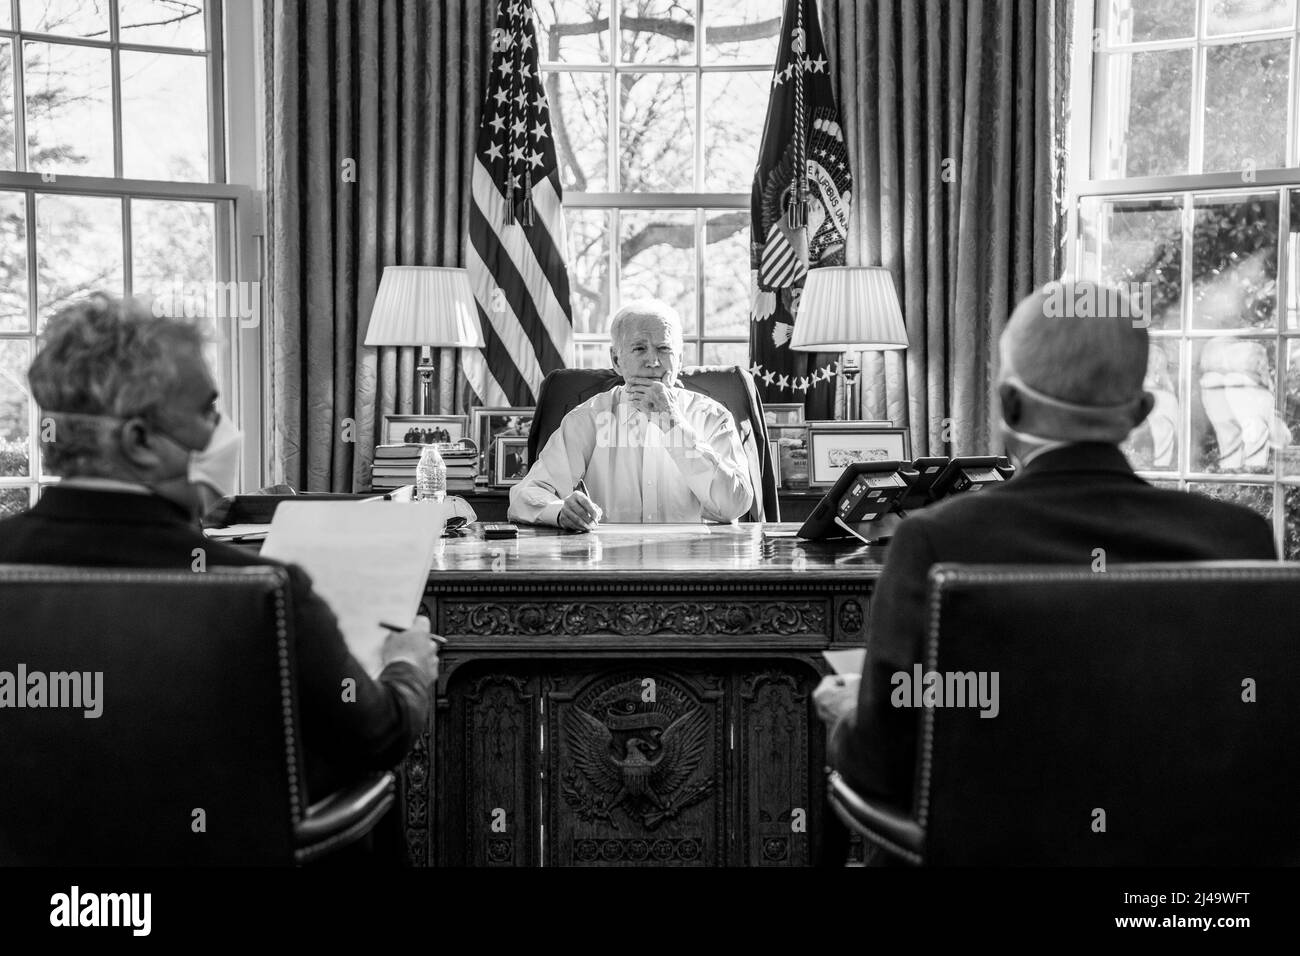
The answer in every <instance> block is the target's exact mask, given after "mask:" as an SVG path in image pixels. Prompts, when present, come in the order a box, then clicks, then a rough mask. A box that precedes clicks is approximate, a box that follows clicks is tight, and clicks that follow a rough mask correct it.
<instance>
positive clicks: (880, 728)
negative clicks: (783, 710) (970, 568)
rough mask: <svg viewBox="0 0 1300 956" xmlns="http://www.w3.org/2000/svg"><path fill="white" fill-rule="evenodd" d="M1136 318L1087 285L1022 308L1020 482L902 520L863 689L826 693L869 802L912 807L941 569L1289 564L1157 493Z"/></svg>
mask: <svg viewBox="0 0 1300 956" xmlns="http://www.w3.org/2000/svg"><path fill="white" fill-rule="evenodd" d="M1089 296H1091V297H1092V298H1093V300H1094V301H1095V302H1097V303H1098V305H1099V306H1100V307H1101V308H1100V309H1091V310H1088V312H1089V317H1084V313H1083V312H1082V310H1081V311H1080V316H1079V317H1068V312H1067V311H1066V310H1063V309H1062V308H1061V303H1062V302H1064V303H1077V302H1079V301H1081V298H1082V300H1086V299H1087V298H1088V297H1089ZM1135 314H1136V313H1135V312H1134V311H1133V309H1132V306H1131V305H1130V304H1129V303H1128V302H1127V300H1126V299H1124V298H1123V294H1122V293H1120V292H1119V291H1118V290H1113V289H1111V290H1107V289H1106V288H1105V287H1099V286H1097V285H1096V284H1095V283H1090V282H1083V281H1080V282H1059V283H1049V284H1048V285H1047V286H1045V287H1044V288H1043V289H1042V290H1039V291H1037V292H1035V293H1033V294H1032V295H1030V296H1029V297H1028V298H1026V299H1025V300H1024V301H1023V302H1021V303H1020V305H1018V306H1017V307H1016V309H1015V311H1014V312H1013V313H1012V315H1011V319H1010V321H1008V323H1007V326H1006V328H1005V330H1004V331H1003V333H1002V338H1001V340H1000V342H999V346H1000V349H999V351H1000V358H1001V365H1000V368H999V372H998V398H999V403H1000V405H1001V422H1000V425H999V427H1000V430H1001V433H1002V437H1003V440H1004V443H1005V445H1006V449H1007V453H1008V454H1009V455H1010V456H1011V458H1012V460H1013V461H1014V462H1015V464H1016V465H1017V467H1018V468H1019V469H1020V470H1019V473H1018V474H1017V475H1016V476H1015V477H1014V478H1013V479H1012V480H1011V481H1009V482H1007V483H1006V484H1002V485H995V486H991V487H989V488H986V489H984V490H983V491H981V492H980V493H979V494H977V495H959V496H957V497H956V498H952V499H949V500H947V501H943V502H939V503H938V504H936V505H934V506H932V507H930V508H926V509H924V510H922V511H918V512H915V513H913V514H911V515H909V516H908V517H907V518H905V519H904V520H903V521H902V522H901V523H900V524H899V525H898V527H897V529H896V530H895V532H894V537H893V542H892V543H891V544H890V546H889V552H888V554H887V555H886V557H885V569H884V571H883V572H882V574H881V576H880V580H879V581H878V582H877V584H876V589H875V592H874V594H873V596H872V600H871V620H870V624H869V626H868V632H867V633H868V634H869V635H870V640H869V642H868V645H867V657H866V661H865V663H864V665H863V674H862V675H861V678H860V679H859V678H857V677H844V676H841V677H827V678H825V679H823V681H822V682H821V685H820V686H819V687H818V688H817V690H816V691H815V692H814V700H815V702H816V705H817V710H818V713H819V714H820V715H821V716H822V718H823V719H824V720H826V721H827V722H828V723H830V724H831V725H832V726H833V728H834V729H833V733H832V738H831V746H830V754H829V757H830V762H831V764H832V765H833V766H835V767H836V769H838V770H839V771H840V772H841V774H842V775H843V776H844V777H845V778H846V780H847V781H848V782H849V784H850V785H851V786H853V787H854V788H855V789H856V790H858V791H859V792H860V793H862V794H863V795H864V796H866V797H868V798H869V799H874V800H877V801H880V802H882V803H885V804H889V805H892V806H893V807H895V808H896V809H898V810H903V811H906V810H907V808H908V807H910V805H911V802H912V786H913V779H914V777H915V773H916V759H917V718H918V712H917V711H916V710H913V709H910V708H908V707H896V706H893V704H892V701H891V697H892V692H893V689H894V687H895V684H894V683H893V680H892V678H893V675H895V674H898V673H911V669H912V667H913V665H914V664H921V665H922V666H924V663H925V637H926V624H927V609H926V592H927V587H928V584H927V576H928V574H929V571H930V568H931V566H932V565H935V564H938V563H940V562H960V563H963V564H1067V565H1068V564H1077V565H1080V566H1084V567H1088V566H1091V565H1092V563H1093V561H1094V560H1095V555H1096V549H1098V548H1100V549H1102V550H1103V552H1104V553H1105V555H1106V561H1107V563H1108V564H1112V565H1113V564H1120V563H1134V562H1151V561H1215V560H1232V559H1243V560H1266V561H1267V560H1274V559H1276V557H1277V552H1276V549H1275V546H1274V543H1273V531H1272V528H1271V527H1270V526H1269V524H1268V522H1267V521H1265V520H1264V519H1263V518H1262V517H1261V516H1260V515H1258V514H1256V513H1255V512H1253V511H1251V510H1250V509H1248V508H1245V507H1242V506H1241V505H1236V504H1231V503H1228V502H1223V501H1216V500H1214V499H1212V498H1208V497H1204V496H1202V495H1197V494H1192V493H1188V492H1185V491H1175V490H1171V489H1169V490H1167V489H1162V488H1155V487H1152V486H1151V485H1149V484H1147V482H1145V481H1143V480H1142V479H1141V478H1139V477H1137V475H1135V474H1134V473H1133V469H1132V468H1131V467H1130V466H1129V463H1128V461H1127V460H1126V459H1125V457H1124V453H1123V452H1122V451H1120V449H1119V447H1118V446H1119V444H1120V443H1121V442H1123V441H1124V440H1125V438H1127V437H1128V434H1129V432H1131V431H1132V430H1133V429H1135V428H1136V427H1138V426H1139V425H1141V424H1142V422H1143V420H1144V419H1145V418H1146V417H1147V415H1148V414H1149V413H1150V411H1151V408H1152V405H1153V403H1154V397H1153V396H1152V395H1151V393H1150V392H1147V391H1144V390H1143V381H1144V379H1145V377H1146V372H1147V366H1148V361H1147V352H1148V339H1147V331H1146V327H1145V323H1142V322H1137V321H1135V320H1134V319H1133V318H1132V316H1134V315H1135ZM1063 613H1064V612H1063ZM1050 637H1051V635H1044V638H1045V639H1050Z"/></svg>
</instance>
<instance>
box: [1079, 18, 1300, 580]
mask: <svg viewBox="0 0 1300 956" xmlns="http://www.w3.org/2000/svg"><path fill="white" fill-rule="evenodd" d="M1108 2H1109V0H1081V2H1079V3H1077V4H1075V20H1074V24H1073V27H1074V29H1073V37H1074V44H1073V46H1074V52H1073V60H1072V63H1071V75H1072V81H1071V91H1070V113H1071V130H1070V163H1069V185H1068V190H1067V207H1066V208H1067V210H1068V212H1067V230H1068V232H1067V234H1068V236H1069V241H1068V243H1067V246H1066V273H1067V274H1070V275H1078V274H1080V270H1081V269H1084V268H1085V264H1084V263H1083V262H1082V252H1083V249H1082V242H1083V239H1082V235H1081V232H1080V215H1079V209H1080V204H1081V202H1082V201H1083V200H1085V199H1088V198H1090V197H1098V198H1105V199H1122V200H1140V199H1155V198H1173V199H1176V200H1181V201H1183V202H1184V207H1183V208H1184V215H1183V230H1182V232H1183V235H1182V243H1183V259H1182V261H1183V262H1184V264H1185V265H1184V269H1183V276H1182V283H1183V287H1182V288H1183V301H1184V303H1190V302H1191V288H1192V279H1193V277H1192V269H1191V268H1190V263H1191V262H1192V261H1193V260H1192V258H1191V252H1192V249H1191V244H1192V225H1193V223H1192V220H1191V218H1190V216H1189V215H1188V208H1189V206H1190V205H1191V204H1190V202H1187V201H1185V200H1184V199H1183V197H1185V196H1187V195H1188V194H1192V195H1194V197H1195V198H1201V197H1206V198H1211V197H1216V196H1230V195H1241V196H1246V195H1251V194H1255V195H1259V194H1264V193H1269V192H1274V193H1277V194H1278V196H1279V210H1278V236H1279V246H1278V276H1277V303H1278V305H1277V314H1276V320H1277V322H1276V327H1275V328H1274V329H1273V330H1271V331H1270V330H1259V331H1256V330H1251V329H1240V330H1195V329H1190V328H1189V329H1187V330H1183V329H1178V330H1171V331H1169V332H1161V331H1158V330H1154V329H1153V330H1152V340H1153V341H1157V340H1161V339H1163V340H1167V341H1176V342H1177V343H1178V347H1179V356H1180V362H1179V379H1180V389H1179V397H1180V405H1181V404H1182V399H1183V397H1184V396H1186V397H1187V399H1188V400H1190V396H1191V391H1190V381H1191V380H1190V378H1189V376H1190V375H1191V372H1192V369H1191V367H1190V361H1189V357H1190V355H1191V348H1192V345H1193V344H1194V343H1195V342H1197V341H1204V340H1207V339H1209V338H1212V337H1215V336H1220V335H1232V336H1237V337H1241V338H1248V339H1254V340H1256V341H1272V342H1274V343H1275V349H1276V352H1275V354H1276V366H1275V367H1276V374H1277V383H1276V388H1275V393H1276V394H1275V396H1274V399H1275V402H1276V404H1275V408H1274V412H1275V414H1276V415H1278V416H1279V419H1280V418H1281V416H1283V415H1284V413H1285V405H1284V402H1285V396H1286V389H1285V379H1286V371H1287V355H1288V343H1290V342H1294V341H1300V329H1295V330H1291V329H1288V328H1287V327H1286V326H1287V318H1288V317H1287V308H1288V305H1287V304H1288V298H1289V296H1290V294H1291V293H1290V290H1289V288H1288V287H1289V284H1290V283H1291V280H1292V278H1293V276H1294V271H1293V270H1294V266H1292V263H1294V262H1295V261H1296V258H1297V257H1300V243H1295V242H1293V241H1292V238H1291V229H1292V224H1291V223H1290V203H1289V202H1288V199H1289V190H1288V188H1287V187H1292V188H1296V189H1300V155H1297V154H1298V153H1300V137H1298V136H1297V132H1296V129H1295V127H1296V118H1297V117H1298V116H1300V11H1297V14H1296V21H1295V22H1294V23H1293V24H1292V26H1291V27H1290V28H1287V29H1286V30H1269V31H1257V32H1253V33H1248V34H1234V35H1232V36H1229V37H1222V38H1220V37H1214V38H1205V37H1203V36H1202V33H1203V29H1204V26H1203V25H1204V24H1205V22H1206V14H1207V4H1208V3H1209V2H1211V0H1195V2H1196V21H1195V22H1196V24H1197V28H1196V37H1195V39H1193V40H1192V41H1191V43H1189V41H1188V40H1187V39H1182V40H1176V41H1152V42H1145V43H1140V44H1132V45H1131V46H1130V45H1127V44H1126V45H1125V46H1124V49H1125V51H1129V50H1132V51H1134V52H1140V51H1143V50H1149V49H1150V50H1156V49H1185V48H1188V47H1189V46H1190V45H1191V44H1193V43H1194V44H1195V51H1196V52H1195V54H1194V56H1193V80H1192V97H1191V100H1192V102H1191V105H1190V109H1191V112H1192V117H1191V126H1190V137H1191V139H1190V143H1189V168H1190V169H1191V170H1195V171H1194V172H1189V173H1186V174H1180V175H1174V176H1148V177H1130V178H1094V177H1093V170H1094V169H1096V168H1098V163H1097V160H1098V159H1099V158H1100V157H1101V156H1102V155H1103V154H1104V151H1105V150H1106V147H1107V144H1106V143H1104V142H1100V143H1095V142H1094V141H1093V135H1092V133H1093V129H1094V128H1096V127H1097V126H1100V127H1101V128H1102V129H1103V130H1106V129H1107V127H1108V126H1109V125H1111V124H1110V118H1109V117H1107V116H1106V109H1107V108H1108V107H1109V105H1110V104H1107V103H1105V102H1100V103H1099V102H1097V100H1098V97H1097V96H1096V88H1097V85H1098V82H1099V80H1098V78H1097V77H1096V76H1094V68H1095V55H1096V53H1097V51H1098V47H1099V46H1100V45H1102V44H1104V43H1106V34H1105V27H1106V24H1105V23H1104V20H1103V21H1101V22H1100V23H1099V20H1098V17H1097V12H1098V10H1099V8H1100V7H1101V6H1102V5H1104V4H1107V3H1108ZM1281 37H1290V38H1291V61H1290V73H1289V78H1288V80H1289V87H1288V92H1289V98H1288V101H1287V140H1286V161H1287V162H1288V163H1290V164H1291V165H1289V166H1287V167H1284V168H1280V169H1258V170H1254V171H1253V178H1252V179H1250V180H1246V179H1244V178H1243V174H1242V172H1214V173H1204V172H1200V171H1199V170H1201V168H1202V166H1201V163H1202V160H1203V155H1202V153H1203V142H1202V140H1203V117H1204V101H1205V100H1204V93H1205V58H1206V49H1207V48H1209V47H1211V46H1215V45H1221V44H1224V43H1238V42H1241V41H1242V40H1243V39H1249V40H1266V39H1274V38H1281ZM1296 228H1300V224H1296ZM1184 384H1185V385H1187V388H1182V387H1181V386H1182V385H1184ZM1179 414H1180V416H1181V417H1182V418H1183V419H1185V420H1186V421H1183V420H1180V422H1179V433H1178V442H1179V467H1178V468H1177V469H1176V470H1172V471H1139V472H1138V474H1139V475H1140V476H1141V477H1143V478H1145V479H1147V480H1149V481H1158V482H1169V483H1177V485H1178V487H1180V488H1184V489H1186V488H1187V487H1188V485H1189V484H1222V485H1253V486H1258V487H1261V488H1270V487H1271V489H1272V492H1273V497H1272V500H1273V517H1272V522H1273V536H1274V543H1275V545H1276V547H1277V549H1278V554H1279V555H1281V554H1283V553H1284V551H1283V547H1284V542H1285V535H1286V493H1287V492H1288V491H1294V492H1295V493H1300V474H1297V475H1290V476H1286V475H1283V473H1282V470H1283V456H1282V455H1281V454H1280V453H1278V452H1277V451H1274V453H1273V456H1272V457H1273V470H1272V474H1271V475H1270V474H1268V473H1263V474H1260V473H1255V474H1247V473H1236V474H1234V473H1214V474H1207V473H1203V472H1197V471H1193V470H1191V468H1190V461H1191V458H1190V456H1191V450H1192V449H1191V441H1192V435H1191V434H1190V432H1191V425H1190V416H1189V415H1188V410H1187V409H1186V408H1181V407H1180V410H1179Z"/></svg>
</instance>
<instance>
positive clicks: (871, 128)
mask: <svg viewBox="0 0 1300 956" xmlns="http://www.w3.org/2000/svg"><path fill="white" fill-rule="evenodd" d="M822 4H823V6H822V17H823V26H824V32H825V35H826V38H827V45H828V46H829V47H830V48H831V52H830V54H829V55H830V57H831V58H832V61H833V62H832V67H833V69H834V71H835V73H834V76H835V80H836V83H837V87H836V96H837V99H838V101H839V103H840V111H841V115H842V116H843V118H844V123H845V128H846V132H847V139H848V143H849V150H850V156H851V157H852V162H853V178H854V183H855V186H856V191H857V195H856V196H854V199H853V206H852V220H851V225H850V233H849V250H848V257H849V258H848V262H849V264H850V265H883V266H885V267H886V268H888V269H889V270H890V272H891V273H892V274H893V277H894V282H895V284H896V287H897V289H898V294H899V300H900V302H901V304H902V306H903V315H904V318H905V320H906V323H907V333H908V340H909V343H910V346H909V348H908V349H907V351H906V352H903V353H898V352H892V353H883V354H882V353H867V354H866V355H865V356H864V359H865V360H864V362H863V373H862V380H861V385H860V390H861V393H862V394H861V410H860V411H859V410H855V409H848V410H846V415H847V417H862V418H868V419H877V418H888V419H891V420H893V421H894V423H895V424H900V425H906V426H907V427H908V428H909V429H910V433H911V438H912V448H913V452H914V454H917V455H920V454H980V453H983V454H988V453H990V452H992V451H995V450H998V449H996V448H995V445H996V443H997V437H996V428H995V425H996V419H995V415H996V407H997V406H996V398H995V395H996V389H995V387H994V386H995V381H996V379H995V375H996V363H997V339H998V335H999V334H1000V333H1001V331H1002V328H1003V325H1004V324H1005V322H1006V319H1007V317H1008V316H1009V315H1010V312H1011V310H1012V308H1014V306H1015V304H1016V303H1017V302H1018V301H1019V300H1020V299H1021V298H1023V297H1024V296H1026V295H1028V294H1029V292H1030V291H1032V289H1033V288H1034V287H1035V286H1037V285H1040V284H1042V283H1044V282H1047V281H1049V280H1051V279H1053V278H1056V277H1057V276H1058V274H1059V272H1060V268H1061V264H1062V262H1063V255H1062V253H1063V241H1064V233H1065V229H1064V226H1065V216H1064V213H1065V210H1064V196H1065V186H1066V183H1065V171H1066V122H1065V115H1066V114H1065V111H1066V105H1067V102H1068V99H1067V97H1068V90H1067V80H1068V66H1069V36H1070V19H1071V15H1072V11H1071V7H1072V0H822Z"/></svg>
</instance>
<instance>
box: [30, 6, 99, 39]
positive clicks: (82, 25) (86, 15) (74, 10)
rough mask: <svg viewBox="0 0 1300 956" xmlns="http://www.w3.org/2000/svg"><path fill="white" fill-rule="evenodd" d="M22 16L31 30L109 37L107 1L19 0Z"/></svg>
mask: <svg viewBox="0 0 1300 956" xmlns="http://www.w3.org/2000/svg"><path fill="white" fill-rule="evenodd" d="M18 18H19V22H20V25H21V26H22V28H23V29H24V30H26V31H28V32H30V33H58V34H62V35H63V36H72V37H93V38H95V39H97V40H107V39H109V35H108V3H107V0H90V2H87V0H18Z"/></svg>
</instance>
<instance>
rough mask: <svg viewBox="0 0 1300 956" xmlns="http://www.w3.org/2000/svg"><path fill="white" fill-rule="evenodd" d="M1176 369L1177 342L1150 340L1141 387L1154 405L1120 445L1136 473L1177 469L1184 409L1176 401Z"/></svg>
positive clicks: (1160, 339)
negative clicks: (1145, 418)
mask: <svg viewBox="0 0 1300 956" xmlns="http://www.w3.org/2000/svg"><path fill="white" fill-rule="evenodd" d="M1178 370H1179V363H1178V340H1177V339H1172V338H1156V339H1153V340H1152V342H1151V351H1150V353H1149V355H1148V357H1147V377H1146V381H1145V382H1144V383H1143V387H1144V388H1145V389H1146V390H1147V391H1148V392H1150V393H1151V394H1152V395H1153V396H1154V397H1155V406H1154V407H1153V408H1152V409H1151V414H1150V415H1149V416H1147V420H1146V421H1145V422H1143V423H1142V424H1141V425H1139V426H1138V427H1137V428H1136V429H1134V430H1133V432H1132V434H1130V435H1129V437H1128V439H1127V440H1126V441H1125V442H1124V444H1123V445H1122V446H1121V447H1122V448H1123V451H1124V454H1125V455H1127V456H1128V460H1129V462H1130V463H1131V464H1132V465H1133V467H1134V468H1135V469H1137V470H1138V471H1175V470H1177V469H1178V436H1179V435H1180V434H1182V421H1183V417H1182V412H1181V410H1182V409H1183V408H1184V407H1185V403H1184V402H1181V401H1180V400H1179V392H1180V391H1181V389H1180V382H1181V381H1182V378H1181V377H1180V376H1179V374H1178Z"/></svg>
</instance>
